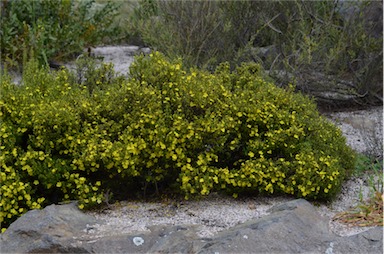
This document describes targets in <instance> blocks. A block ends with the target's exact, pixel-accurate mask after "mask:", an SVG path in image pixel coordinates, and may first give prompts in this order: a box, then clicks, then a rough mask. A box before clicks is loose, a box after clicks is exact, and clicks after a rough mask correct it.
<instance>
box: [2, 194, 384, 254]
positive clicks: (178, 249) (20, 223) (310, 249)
mask: <svg viewBox="0 0 384 254" xmlns="http://www.w3.org/2000/svg"><path fill="white" fill-rule="evenodd" d="M100 223H103V222H102V221H97V219H96V218H95V217H93V216H91V215H87V214H84V213H83V212H82V211H80V210H79V209H78V208H77V206H76V204H75V203H71V204H67V205H51V206H48V207H46V208H45V209H43V210H33V211H29V212H27V213H26V214H24V215H23V216H22V217H20V218H19V219H18V220H16V221H15V222H14V223H12V224H11V226H10V227H9V228H8V229H7V231H6V232H5V233H3V234H1V238H0V244H1V253H37V252H38V253H217V254H220V253H326V254H335V253H364V254H365V253H382V250H383V228H382V227H376V228H373V229H370V230H368V231H365V232H363V233H360V234H356V235H353V236H348V237H340V236H337V235H334V234H333V233H331V232H330V231H329V229H328V221H327V220H325V219H324V218H323V217H321V216H320V214H319V213H318V212H317V211H316V209H315V208H314V207H313V206H312V205H311V204H310V203H309V202H307V201H305V200H303V199H297V200H293V201H290V202H287V203H283V204H280V205H276V206H274V207H272V208H271V209H270V214H269V215H266V216H264V217H262V218H259V219H253V220H249V221H247V222H245V223H242V224H239V225H237V226H235V227H233V228H230V229H228V230H224V231H221V232H219V233H217V234H215V235H214V236H213V237H209V238H202V237H199V236H198V234H197V230H198V226H197V225H177V226H167V225H158V226H152V227H149V229H150V230H149V231H145V232H133V233H129V234H123V233H121V234H119V232H114V234H113V235H103V236H98V237H95V234H94V232H92V231H94V230H95V227H93V226H92V225H96V224H100Z"/></svg>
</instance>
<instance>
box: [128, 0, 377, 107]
mask: <svg viewBox="0 0 384 254" xmlns="http://www.w3.org/2000/svg"><path fill="white" fill-rule="evenodd" d="M128 20H129V22H128V23H129V24H128V25H127V27H128V30H127V31H128V33H129V34H131V35H132V37H134V41H135V42H138V39H137V38H140V39H141V40H142V43H143V44H145V45H149V46H151V47H152V48H155V49H157V50H159V51H161V52H163V53H165V54H166V55H167V56H170V57H174V56H181V57H183V60H184V64H185V65H186V66H194V65H197V66H199V67H204V68H206V69H208V70H210V71H213V70H214V69H215V68H216V66H217V65H219V64H220V63H221V62H224V61H228V62H230V64H231V66H232V68H235V66H237V65H240V64H241V63H242V62H248V61H254V62H257V63H259V64H261V65H262V66H263V67H264V69H265V70H267V71H268V73H269V76H270V77H272V78H273V79H274V80H275V83H276V84H278V85H280V86H287V85H288V84H289V83H294V84H296V88H297V89H298V90H300V91H302V92H304V93H306V94H309V95H311V96H314V97H315V98H316V99H317V103H318V104H319V105H320V106H322V108H324V109H326V108H328V107H330V108H340V107H345V106H356V105H359V106H361V105H363V106H366V105H378V104H379V105H382V91H383V90H382V81H383V80H382V76H383V75H382V66H383V62H382V2H380V1H363V2H361V1H353V2H350V1H337V2H332V1H304V2H303V1H161V0H159V1H156V0H142V1H139V4H138V5H137V7H136V9H135V12H134V14H133V15H131V17H130V18H128Z"/></svg>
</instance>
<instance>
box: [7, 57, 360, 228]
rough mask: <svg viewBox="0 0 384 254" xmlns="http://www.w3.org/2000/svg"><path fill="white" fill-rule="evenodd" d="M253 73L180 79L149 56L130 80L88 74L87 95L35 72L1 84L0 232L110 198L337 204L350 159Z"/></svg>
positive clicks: (106, 70)
mask: <svg viewBox="0 0 384 254" xmlns="http://www.w3.org/2000/svg"><path fill="white" fill-rule="evenodd" d="M260 68H261V67H260V65H258V64H255V63H250V64H243V65H242V66H240V67H238V68H236V69H235V70H234V71H231V70H230V66H229V64H221V65H220V66H219V67H218V68H217V69H216V71H215V72H214V73H209V72H206V71H201V70H198V69H195V68H191V69H190V70H186V69H185V68H184V67H183V65H182V60H181V59H180V60H173V61H169V60H167V59H166V58H165V57H164V56H163V55H162V54H160V53H158V52H155V53H153V54H151V55H150V56H143V55H142V56H140V57H138V58H137V59H136V61H135V62H134V63H133V64H132V66H131V69H130V75H131V76H130V77H129V78H128V79H123V78H121V77H117V78H116V77H115V76H114V74H113V71H112V69H111V66H109V65H103V66H101V67H99V68H98V69H95V70H89V73H88V74H85V75H84V76H85V77H88V78H87V79H90V80H93V81H94V83H91V84H90V83H87V82H80V81H81V79H80V80H79V79H77V76H76V74H73V73H70V72H68V71H67V70H65V69H63V70H60V71H57V72H54V73H50V72H48V71H47V70H46V69H44V68H39V67H38V64H37V63H36V62H33V61H32V62H30V63H29V65H28V66H27V67H26V69H25V72H24V76H23V85H21V86H17V85H14V84H13V83H11V82H10V80H9V78H6V77H5V76H4V75H2V78H1V94H2V97H1V100H0V112H1V113H0V114H1V117H2V126H1V129H0V137H1V145H0V149H1V156H0V158H1V167H2V169H1V172H2V173H1V177H2V179H1V180H2V181H1V190H2V193H6V195H2V196H1V200H0V204H1V207H2V210H1V220H2V222H3V225H4V227H7V225H9V223H11V222H12V221H13V220H15V219H16V218H17V216H19V215H20V214H22V213H24V212H25V211H27V210H28V209H31V208H36V207H39V206H40V205H45V204H49V203H53V202H60V201H67V200H73V199H76V200H79V205H80V207H81V208H83V207H90V206H92V205H96V204H100V203H102V202H103V200H105V198H106V196H108V195H109V196H110V194H113V198H114V199H126V198H128V197H135V196H137V195H140V196H142V195H144V196H145V195H149V194H152V193H160V192H167V191H172V192H173V193H179V194H183V195H184V196H185V197H186V198H189V197H191V196H194V195H207V194H208V193H210V192H212V191H226V192H228V193H230V194H233V195H234V196H237V195H238V194H241V193H248V194H251V195H257V194H260V193H261V194H262V193H274V194H290V195H294V196H296V197H305V198H308V199H318V200H319V199H330V198H332V197H333V196H335V194H336V193H337V192H338V190H339V188H340V186H341V183H342V181H343V180H344V179H345V177H346V176H348V174H349V172H350V170H351V169H353V167H354V155H353V152H352V150H351V149H350V148H349V147H347V146H346V144H345V139H344V137H342V135H341V132H340V130H338V129H337V128H336V127H335V126H334V125H332V124H331V123H330V122H328V121H327V120H325V118H323V117H321V116H320V115H319V114H318V112H317V111H316V106H315V104H314V103H313V102H312V101H311V100H310V99H308V98H307V97H304V96H303V95H301V94H297V93H294V91H293V90H294V89H282V88H278V87H276V86H275V85H273V84H272V83H269V82H266V81H265V80H264V79H263V78H262V76H261V75H260ZM105 77H110V78H108V79H105ZM90 85H91V86H92V89H89V87H88V86H90ZM109 196H108V197H109Z"/></svg>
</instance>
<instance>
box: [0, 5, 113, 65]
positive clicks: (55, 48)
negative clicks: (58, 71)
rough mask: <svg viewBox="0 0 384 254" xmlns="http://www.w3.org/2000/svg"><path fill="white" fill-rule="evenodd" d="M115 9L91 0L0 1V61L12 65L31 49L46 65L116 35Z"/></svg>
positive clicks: (17, 62) (18, 61)
mask: <svg viewBox="0 0 384 254" xmlns="http://www.w3.org/2000/svg"><path fill="white" fill-rule="evenodd" d="M117 8H118V6H117V5H116V4H114V3H112V2H108V3H106V4H103V5H97V4H96V3H95V1H94V0H84V1H83V0H81V1H76V0H40V1H29V0H28V1H27V0H12V1H11V0H4V1H1V16H0V23H1V37H0V44H1V59H2V62H3V63H7V64H8V65H10V66H12V67H15V66H17V65H18V64H20V63H22V62H23V55H24V52H25V51H26V52H28V53H29V52H30V51H33V52H34V54H35V57H36V58H37V59H38V60H39V62H40V63H44V64H48V61H49V60H63V59H68V58H71V57H73V56H74V55H76V54H79V53H81V52H83V49H84V48H85V47H92V46H95V45H98V44H100V43H102V42H103V40H105V39H111V38H112V39H113V38H116V37H117V34H118V28H117V27H116V26H114V24H113V22H114V17H115V16H116V10H117Z"/></svg>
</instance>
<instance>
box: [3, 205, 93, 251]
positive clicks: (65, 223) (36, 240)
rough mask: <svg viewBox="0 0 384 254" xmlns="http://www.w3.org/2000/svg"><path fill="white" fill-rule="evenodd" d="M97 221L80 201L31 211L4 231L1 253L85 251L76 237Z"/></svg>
mask: <svg viewBox="0 0 384 254" xmlns="http://www.w3.org/2000/svg"><path fill="white" fill-rule="evenodd" d="M94 223H96V220H95V219H94V218H93V217H91V216H88V215H85V214H84V213H82V212H81V211H80V210H79V209H78V208H77V206H76V203H71V204H66V205H50V206H47V207H46V208H45V209H43V210H31V211H28V212H27V213H26V214H24V215H23V216H21V217H20V218H19V219H17V220H16V221H15V222H14V223H12V224H11V225H10V226H9V228H8V229H7V231H6V232H5V233H4V234H1V238H0V243H1V253H15V252H16V253H31V252H34V253H37V252H38V253H57V252H60V253H84V252H86V250H85V249H84V248H82V247H81V246H77V245H76V242H75V240H74V239H73V237H74V236H75V235H76V234H78V233H80V232H82V231H83V230H86V229H87V225H92V224H94Z"/></svg>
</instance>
